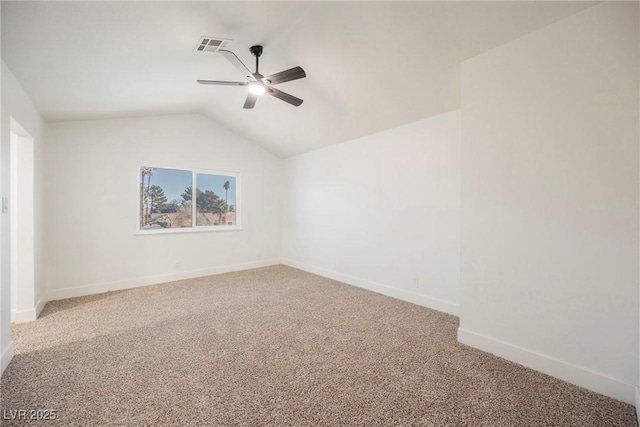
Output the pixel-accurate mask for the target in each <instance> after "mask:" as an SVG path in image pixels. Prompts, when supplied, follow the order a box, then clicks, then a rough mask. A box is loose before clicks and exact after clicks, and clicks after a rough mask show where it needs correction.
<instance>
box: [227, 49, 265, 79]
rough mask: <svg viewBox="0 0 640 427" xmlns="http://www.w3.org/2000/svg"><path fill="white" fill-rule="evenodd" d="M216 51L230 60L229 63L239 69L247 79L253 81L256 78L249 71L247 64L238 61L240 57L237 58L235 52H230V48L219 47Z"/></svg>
mask: <svg viewBox="0 0 640 427" xmlns="http://www.w3.org/2000/svg"><path fill="white" fill-rule="evenodd" d="M218 52H220V53H221V54H223V55H224V57H225V58H227V59H228V60H229V62H231V65H233V66H234V67H236V69H237V70H238V71H240V72H241V73H242V75H243V76H245V77H246V78H247V79H249V80H251V81H254V80H255V79H256V78H255V77H253V74H252V73H251V71H249V69H248V68H247V66H246V65H244V64H243V63H242V61H240V58H238V57H237V56H236V54H235V53H233V52H231V51H230V50H224V49H220V50H219V51H218Z"/></svg>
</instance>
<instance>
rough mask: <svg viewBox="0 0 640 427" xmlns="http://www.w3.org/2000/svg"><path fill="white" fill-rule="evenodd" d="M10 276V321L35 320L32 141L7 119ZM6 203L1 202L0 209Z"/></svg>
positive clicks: (17, 124)
mask: <svg viewBox="0 0 640 427" xmlns="http://www.w3.org/2000/svg"><path fill="white" fill-rule="evenodd" d="M9 154H10V163H9V171H10V177H9V181H10V193H9V214H10V215H9V217H10V242H11V245H10V259H11V262H10V276H11V322H16V323H20V322H30V321H32V320H36V314H37V313H36V307H35V210H34V200H35V189H34V174H35V170H34V163H35V161H34V141H33V137H32V136H31V135H30V134H29V133H28V132H27V131H25V130H24V128H23V127H22V126H20V124H19V123H18V122H16V121H15V120H14V119H13V118H11V120H10V147H9ZM5 210H6V205H5V206H3V211H5Z"/></svg>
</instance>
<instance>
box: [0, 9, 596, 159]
mask: <svg viewBox="0 0 640 427" xmlns="http://www.w3.org/2000/svg"><path fill="white" fill-rule="evenodd" d="M593 4H594V2H478V1H472V2H92V1H87V2H28V1H20V2H11V1H2V5H1V7H2V10H1V13H2V14H1V19H2V25H1V31H2V60H3V61H4V62H5V63H6V64H7V66H8V67H9V68H10V69H11V70H12V72H13V73H14V74H15V76H16V78H17V79H18V80H19V81H20V82H21V84H22V86H23V87H24V89H25V91H26V92H27V93H28V95H29V96H30V97H31V99H32V100H33V102H34V103H35V105H36V107H37V108H38V109H39V111H40V112H41V113H42V115H43V117H44V118H45V120H47V121H72V120H89V119H104V118H114V117H133V116H148V115H158V114H179V113H194V112H199V113H202V114H205V115H207V116H208V117H210V118H211V119H212V120H215V121H217V122H219V123H221V124H222V125H224V126H226V127H228V128H230V129H231V130H233V131H235V132H236V133H238V134H240V135H242V136H244V137H246V138H248V139H250V140H253V141H254V142H256V143H258V144H260V145H262V146H263V147H265V148H266V149H268V150H270V151H272V152H273V153H275V154H277V155H279V156H281V157H289V156H292V155H295V154H299V153H303V152H307V151H310V150H313V149H316V148H320V147H323V146H327V145H331V144H335V143H339V142H343V141H347V140H351V139H354V138H358V137H360V136H364V135H368V134H371V133H375V132H378V131H381V130H384V129H388V128H391V127H395V126H399V125H402V124H405V123H409V122H412V121H416V120H419V119H422V118H425V117H429V116H433V115H436V114H439V113H442V112H445V111H449V110H452V109H455V108H457V107H458V105H459V91H460V89H459V68H460V62H461V61H463V60H464V59H467V58H470V57H472V56H475V55H477V54H479V53H481V52H484V51H486V50H489V49H491V48H492V47H495V46H498V45H500V44H503V43H506V42H508V41H510V40H513V39H514V38H517V37H519V36H521V35H523V34H526V33H528V32H531V31H534V30H536V29H538V28H540V27H542V26H545V25H548V24H550V23H552V22H555V21H557V20H559V19H562V18H564V17H566V16H569V15H571V14H573V13H576V12H578V11H580V10H582V9H585V8H587V7H589V6H591V5H593ZM203 35H207V36H216V37H221V38H227V39H232V40H233V41H232V42H231V43H230V44H229V45H228V47H227V48H228V49H230V50H232V51H234V52H235V53H236V54H237V55H238V56H239V57H240V59H241V60H242V61H243V62H244V63H245V64H246V65H247V66H248V67H249V68H251V69H253V67H254V59H253V57H252V56H251V54H250V53H249V50H248V48H249V47H250V46H251V45H254V44H262V45H264V54H263V56H262V58H261V61H260V71H261V72H262V74H264V75H268V74H272V73H275V72H279V71H282V70H285V69H288V68H291V67H293V66H296V65H300V66H301V67H302V68H304V70H305V71H306V73H307V78H305V79H302V80H297V81H292V82H288V83H283V84H282V85H280V86H278V88H279V89H281V90H283V91H285V92H288V93H291V94H293V95H295V96H297V97H300V98H302V99H304V103H303V104H302V106H300V107H298V108H296V107H293V106H291V105H289V104H287V103H284V102H282V101H280V100H277V99H275V98H272V97H261V98H260V99H259V100H258V103H257V105H256V108H254V109H253V110H245V109H243V108H242V105H243V103H244V100H245V97H246V94H247V91H246V88H243V87H232V86H228V87H227V86H202V85H198V84H197V83H196V80H197V79H210V80H235V81H242V76H241V75H240V74H239V73H238V71H237V70H236V69H235V68H234V67H233V66H232V65H231V64H230V63H229V62H228V61H227V60H226V59H225V58H224V57H223V56H222V55H221V54H217V53H200V52H196V51H195V50H194V48H195V46H196V43H197V42H198V39H199V38H200V36H203Z"/></svg>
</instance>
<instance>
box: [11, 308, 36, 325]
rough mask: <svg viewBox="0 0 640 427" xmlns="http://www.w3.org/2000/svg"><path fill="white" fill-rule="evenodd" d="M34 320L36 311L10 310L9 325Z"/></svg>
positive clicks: (30, 309)
mask: <svg viewBox="0 0 640 427" xmlns="http://www.w3.org/2000/svg"><path fill="white" fill-rule="evenodd" d="M34 320H36V309H35V308H29V309H27V310H11V323H26V322H33V321H34Z"/></svg>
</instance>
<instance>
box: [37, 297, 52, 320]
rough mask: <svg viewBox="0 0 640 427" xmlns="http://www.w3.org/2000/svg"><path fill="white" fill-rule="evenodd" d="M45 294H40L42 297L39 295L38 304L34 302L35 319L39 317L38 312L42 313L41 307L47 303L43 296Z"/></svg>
mask: <svg viewBox="0 0 640 427" xmlns="http://www.w3.org/2000/svg"><path fill="white" fill-rule="evenodd" d="M46 296H47V295H46V294H45V295H42V297H40V301H38V304H36V319H37V318H38V317H40V313H42V309H43V308H44V306H45V305H47V302H49V301H48V300H47V299H46V298H45V297H46Z"/></svg>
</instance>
